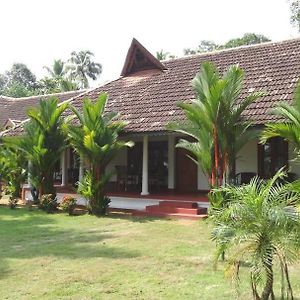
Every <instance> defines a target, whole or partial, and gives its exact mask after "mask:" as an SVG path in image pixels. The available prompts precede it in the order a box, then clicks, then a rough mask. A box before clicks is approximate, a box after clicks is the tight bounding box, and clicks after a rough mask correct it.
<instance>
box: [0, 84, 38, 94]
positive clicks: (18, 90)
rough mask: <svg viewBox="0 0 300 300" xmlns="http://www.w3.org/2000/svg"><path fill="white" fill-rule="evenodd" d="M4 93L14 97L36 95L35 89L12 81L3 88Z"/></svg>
mask: <svg viewBox="0 0 300 300" xmlns="http://www.w3.org/2000/svg"><path fill="white" fill-rule="evenodd" d="M2 95H5V96H8V97H13V98H21V97H30V96H33V95H35V91H34V90H32V89H28V88H27V87H25V86H24V85H22V84H20V83H18V82H12V83H11V84H10V85H7V86H6V87H5V88H4V89H3V90H2Z"/></svg>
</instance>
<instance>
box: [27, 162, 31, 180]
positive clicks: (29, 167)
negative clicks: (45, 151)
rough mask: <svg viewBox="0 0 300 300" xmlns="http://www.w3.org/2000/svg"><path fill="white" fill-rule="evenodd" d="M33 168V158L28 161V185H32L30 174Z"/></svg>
mask: <svg viewBox="0 0 300 300" xmlns="http://www.w3.org/2000/svg"><path fill="white" fill-rule="evenodd" d="M31 168H32V162H31V160H29V161H28V172H27V183H28V186H31V175H30V172H31Z"/></svg>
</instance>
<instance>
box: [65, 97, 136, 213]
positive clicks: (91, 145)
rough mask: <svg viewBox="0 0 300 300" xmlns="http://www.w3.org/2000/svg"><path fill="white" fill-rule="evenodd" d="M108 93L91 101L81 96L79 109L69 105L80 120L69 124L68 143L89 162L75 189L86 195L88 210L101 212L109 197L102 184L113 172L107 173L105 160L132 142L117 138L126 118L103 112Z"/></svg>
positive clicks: (106, 161)
mask: <svg viewBox="0 0 300 300" xmlns="http://www.w3.org/2000/svg"><path fill="white" fill-rule="evenodd" d="M106 102H107V95H106V94H105V93H102V94H101V95H100V96H99V98H98V100H97V101H96V102H95V103H94V104H93V103H92V101H91V100H90V99H84V101H83V107H82V113H81V112H79V111H78V110H77V109H76V108H75V107H72V106H70V107H71V109H72V110H73V111H74V113H75V116H76V117H77V119H78V123H79V124H70V125H69V126H68V136H69V139H70V143H71V145H72V146H73V147H74V149H75V150H76V151H77V153H78V154H79V156H80V157H81V158H82V159H83V160H85V161H86V162H87V163H88V165H89V166H90V168H89V170H88V172H87V173H86V174H85V177H84V179H83V181H82V182H81V183H80V184H79V189H78V192H79V193H81V194H83V195H84V196H85V197H87V198H88V201H89V206H90V211H91V213H93V214H96V215H101V214H104V213H105V212H106V209H107V206H108V203H109V202H108V201H107V198H106V197H105V195H104V186H105V183H106V182H107V180H108V179H109V178H110V176H111V175H112V174H109V173H106V170H105V169H106V167H107V165H108V163H109V162H110V161H111V160H112V159H113V158H114V157H115V156H116V155H117V154H118V153H119V151H120V150H121V149H123V148H124V147H131V146H133V143H132V142H128V141H122V140H119V134H120V132H122V131H123V129H124V128H125V126H126V125H127V123H126V122H124V121H120V120H117V118H118V114H117V113H113V112H111V113H107V114H106V113H105V112H104V109H105V105H106Z"/></svg>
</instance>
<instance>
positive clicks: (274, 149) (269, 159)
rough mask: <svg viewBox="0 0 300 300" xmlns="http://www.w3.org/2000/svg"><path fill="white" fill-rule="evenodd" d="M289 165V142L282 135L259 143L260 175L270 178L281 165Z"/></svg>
mask: <svg viewBox="0 0 300 300" xmlns="http://www.w3.org/2000/svg"><path fill="white" fill-rule="evenodd" d="M283 166H286V167H288V143H287V142H286V141H284V140H283V139H282V138H280V137H276V138H272V139H270V140H269V141H268V142H267V143H266V144H264V145H261V144H259V145H258V175H259V176H260V177H261V178H265V179H267V178H270V177H272V176H273V175H274V174H275V173H276V171H278V170H279V169H280V168H281V167H283Z"/></svg>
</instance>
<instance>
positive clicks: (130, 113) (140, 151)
mask: <svg viewBox="0 0 300 300" xmlns="http://www.w3.org/2000/svg"><path fill="white" fill-rule="evenodd" d="M204 61H212V62H214V63H215V64H216V65H217V66H218V68H219V71H220V72H221V73H222V72H223V71H224V70H225V69H227V67H228V66H230V65H232V64H238V65H239V66H240V67H241V68H243V69H244V71H245V81H244V88H243V91H242V96H243V95H245V94H247V93H249V92H253V91H265V93H266V94H265V96H264V97H262V98H260V99H259V100H258V101H257V102H255V103H253V104H252V105H251V106H250V108H249V109H248V110H247V111H246V112H245V114H244V118H245V119H247V120H251V121H253V124H254V126H253V130H261V129H262V128H263V126H264V124H266V123H268V122H280V121H282V120H279V119H278V118H277V117H275V116H274V115H271V114H270V109H272V107H275V106H276V103H278V102H279V101H287V102H291V101H292V99H293V92H294V90H295V87H296V83H297V80H298V78H299V75H300V39H292V40H287V41H283V42H276V43H264V44H258V45H252V46H243V47H239V48H233V49H226V50H220V51H215V52H211V53H204V54H198V55H193V56H186V57H182V58H178V59H171V60H168V61H158V60H157V59H156V58H155V57H154V56H153V55H152V54H151V53H150V52H149V51H148V50H147V49H145V48H144V47H143V46H142V45H141V44H140V43H139V42H138V41H137V40H135V39H133V41H132V43H131V46H130V48H129V50H128V53H127V57H126V60H125V63H124V67H123V69H122V71H121V76H120V77H119V78H118V79H116V80H113V81H111V82H108V83H106V84H104V85H102V86H100V87H98V88H95V89H93V90H90V91H86V92H84V93H81V94H79V95H72V98H71V102H72V104H73V105H75V106H76V107H78V108H80V107H81V105H82V100H83V98H85V97H89V98H91V99H96V98H97V97H98V95H99V94H100V93H101V92H103V91H104V92H107V93H108V94H109V101H108V104H107V107H106V111H107V112H109V111H117V112H119V113H120V114H121V118H122V119H124V120H126V121H128V122H129V125H128V126H127V128H126V132H125V133H124V137H126V139H131V140H133V141H134V142H135V146H134V147H133V148H131V149H124V150H123V151H122V152H121V153H120V154H119V156H118V157H117V158H116V159H115V160H114V161H113V162H111V164H110V166H109V168H110V169H111V170H113V169H116V170H117V174H116V176H114V177H113V178H112V180H111V182H110V185H109V187H108V189H109V190H110V191H111V193H112V194H113V193H115V194H116V195H118V196H120V195H122V194H126V193H127V194H128V193H129V192H131V193H133V194H134V195H135V196H136V197H138V195H142V196H144V197H147V198H149V199H150V198H151V199H154V198H155V197H163V195H164V193H165V192H166V191H169V192H170V193H169V195H175V196H174V197H178V195H185V197H187V195H191V194H198V193H200V192H206V191H207V190H208V188H209V186H208V182H207V179H206V178H205V176H204V174H203V173H202V172H201V170H199V169H197V167H196V165H195V164H194V163H193V162H192V161H191V160H190V159H189V158H188V157H187V156H186V152H185V151H184V150H182V149H177V148H175V145H176V142H177V140H178V139H179V138H180V136H179V135H178V134H175V133H173V132H169V131H168V130H166V125H167V124H168V123H169V122H173V121H176V122H178V121H182V120H184V115H183V112H182V111H181V110H180V109H179V108H178V107H177V106H176V103H177V102H178V101H188V100H190V99H193V98H194V92H193V90H192V88H191V85H190V82H191V80H192V79H193V78H194V77H195V75H196V73H197V72H198V71H199V69H200V65H201V63H202V62H204ZM22 101H23V100H22ZM24 101H25V100H24ZM19 108H20V106H19ZM15 110H18V108H16V109H15ZM69 113H71V112H69ZM1 114H2V112H1ZM5 114H6V116H7V117H6V121H7V120H9V119H11V120H15V119H17V118H16V117H15V113H14V112H12V113H11V112H5ZM7 114H8V115H7ZM10 114H11V115H10ZM23 120H24V118H23V117H20V118H18V121H19V122H20V121H23ZM2 121H3V120H2ZM14 123H15V128H14V132H16V133H17V132H18V130H20V128H21V125H20V124H16V122H15V121H14ZM121 138H122V137H121ZM292 156H293V153H292V149H291V148H289V147H288V144H287V143H286V142H285V141H283V140H282V139H279V138H277V139H272V140H270V142H268V143H267V144H266V145H260V144H259V143H258V141H257V140H254V141H250V142H249V143H248V144H247V145H246V146H245V147H244V148H243V149H242V150H241V151H240V153H239V157H238V159H237V161H236V172H237V173H242V175H245V174H246V175H247V174H248V175H249V174H259V175H260V176H261V177H263V178H267V177H270V176H271V175H272V174H273V173H274V172H275V171H276V170H277V169H278V168H279V167H281V166H283V165H288V166H289V167H290V172H291V173H293V174H294V175H295V176H300V166H298V165H297V164H296V163H294V162H291V161H290V158H292ZM83 169H84V162H80V163H79V162H78V159H77V158H76V155H75V154H74V152H73V151H72V150H71V149H70V150H68V151H67V152H66V153H64V155H63V157H62V159H61V184H62V185H66V184H67V182H70V183H71V182H74V181H76V180H78V178H80V177H81V176H82V174H83ZM75 171H76V172H75ZM68 177H69V178H68ZM246 177H247V176H246ZM172 192H173V193H172ZM149 193H150V195H149ZM156 194H160V196H155V195H156ZM176 195H177V196H176ZM159 199H160V198H159Z"/></svg>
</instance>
